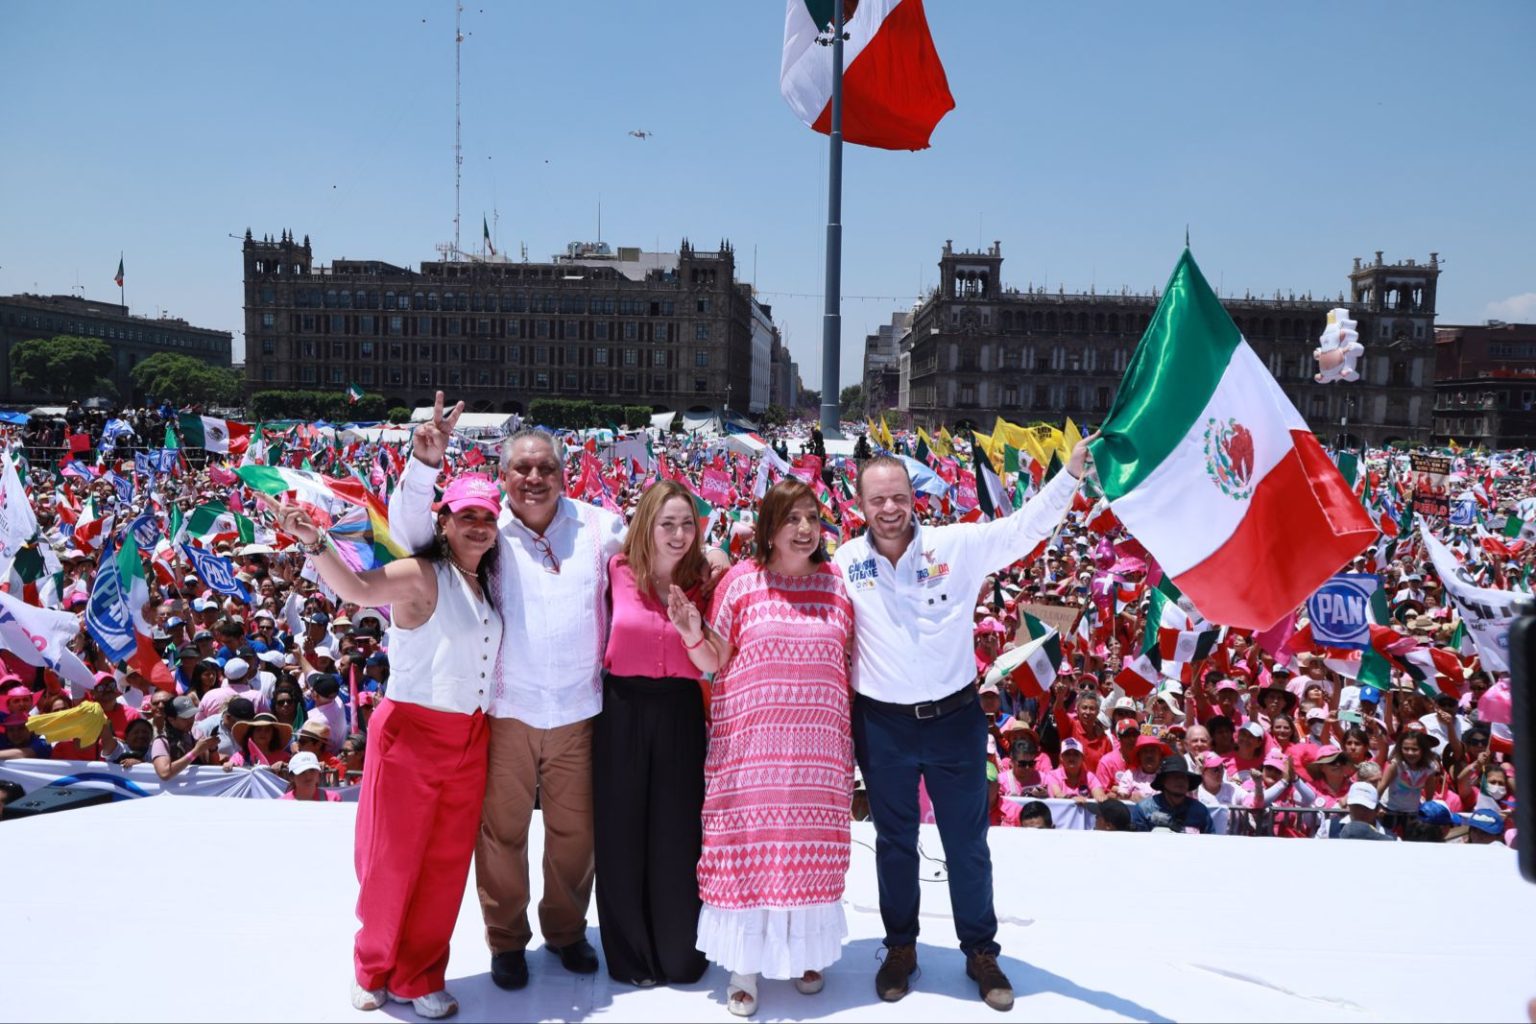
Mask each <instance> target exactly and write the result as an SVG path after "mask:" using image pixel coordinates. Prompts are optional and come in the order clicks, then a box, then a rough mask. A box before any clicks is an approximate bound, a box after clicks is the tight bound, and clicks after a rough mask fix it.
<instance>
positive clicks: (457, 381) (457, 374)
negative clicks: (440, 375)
mask: <svg viewBox="0 0 1536 1024" xmlns="http://www.w3.org/2000/svg"><path fill="white" fill-rule="evenodd" d="M448 384H449V386H450V387H455V388H457V387H462V386H463V385H464V371H463V370H457V369H455V370H449V371H448Z"/></svg>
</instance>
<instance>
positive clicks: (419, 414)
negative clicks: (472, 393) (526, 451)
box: [411, 405, 518, 437]
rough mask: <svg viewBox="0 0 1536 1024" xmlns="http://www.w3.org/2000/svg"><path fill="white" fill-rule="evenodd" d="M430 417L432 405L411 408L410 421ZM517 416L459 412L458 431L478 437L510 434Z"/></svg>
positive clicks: (413, 421) (422, 421)
mask: <svg viewBox="0 0 1536 1024" xmlns="http://www.w3.org/2000/svg"><path fill="white" fill-rule="evenodd" d="M431 419H432V406H430V405H422V406H418V407H417V408H415V409H413V410H411V422H412V423H426V422H428V421H429V420H431ZM517 424H518V417H517V415H516V414H515V413H510V412H465V413H460V414H459V427H458V429H459V431H460V432H461V433H465V434H471V435H474V436H479V437H494V436H498V435H503V434H510V433H511V432H512V431H513V430H514V429H516V427H517Z"/></svg>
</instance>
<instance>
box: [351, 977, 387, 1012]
mask: <svg viewBox="0 0 1536 1024" xmlns="http://www.w3.org/2000/svg"><path fill="white" fill-rule="evenodd" d="M384 999H385V995H384V990H383V989H381V988H363V986H361V985H359V984H358V983H357V982H356V981H354V982H352V1009H354V1010H377V1009H378V1008H379V1007H381V1006H383V1005H384Z"/></svg>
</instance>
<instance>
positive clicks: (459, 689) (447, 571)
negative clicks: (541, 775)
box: [388, 559, 501, 715]
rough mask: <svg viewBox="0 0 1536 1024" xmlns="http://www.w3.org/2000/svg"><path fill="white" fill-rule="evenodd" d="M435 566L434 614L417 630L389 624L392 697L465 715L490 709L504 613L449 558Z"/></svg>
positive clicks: (390, 689)
mask: <svg viewBox="0 0 1536 1024" xmlns="http://www.w3.org/2000/svg"><path fill="white" fill-rule="evenodd" d="M433 568H434V570H435V571H436V573H437V607H436V608H435V609H434V610H433V612H432V615H431V617H430V618H428V619H427V621H426V622H424V623H422V624H421V625H419V626H417V627H416V628H415V629H405V628H402V627H400V626H391V627H389V691H388V693H389V698H390V699H391V700H397V701H404V702H406V703H410V704H420V705H422V706H424V707H429V708H436V709H437V710H439V711H456V712H458V713H460V714H465V715H472V714H474V713H475V712H476V711H486V710H489V709H490V706H491V697H492V686H493V682H494V679H495V676H494V674H493V673H494V669H495V664H496V652H497V650H498V649H499V648H500V647H501V616H500V615H499V614H498V613H497V612H496V610H495V609H494V608H492V607H491V606H490V604H488V603H487V602H486V601H484V600H482V599H480V598H477V597H476V596H475V593H474V591H473V590H471V589H470V584H469V581H468V580H466V579H465V578H464V574H463V573H461V572H460V571H459V570H458V569H457V568H455V567H454V565H453V563H452V562H450V561H449V560H448V559H443V560H442V561H440V562H437V563H435V564H434V565H433Z"/></svg>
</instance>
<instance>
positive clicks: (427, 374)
mask: <svg viewBox="0 0 1536 1024" xmlns="http://www.w3.org/2000/svg"><path fill="white" fill-rule="evenodd" d="M416 383H417V384H425V385H426V386H427V387H431V386H432V371H431V370H417V371H416Z"/></svg>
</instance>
